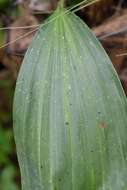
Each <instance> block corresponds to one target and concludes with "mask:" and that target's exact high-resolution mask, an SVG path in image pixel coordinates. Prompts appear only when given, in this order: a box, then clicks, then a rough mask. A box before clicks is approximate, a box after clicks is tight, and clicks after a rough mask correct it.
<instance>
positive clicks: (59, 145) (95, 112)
mask: <svg viewBox="0 0 127 190" xmlns="http://www.w3.org/2000/svg"><path fill="white" fill-rule="evenodd" d="M60 14H61V15H60ZM55 17H57V18H55ZM53 18H54V19H53ZM51 19H53V20H52V21H51V22H48V23H47V24H45V25H44V26H42V27H41V28H40V29H39V31H38V33H37V34H36V36H35V38H34V40H33V42H32V44H31V45H30V47H29V49H28V51H27V53H26V56H25V59H24V62H23V64H22V67H21V70H20V73H19V77H18V80H17V85H16V91H15V98H14V133H15V140H16V144H17V152H18V159H19V164H20V169H21V176H22V189H23V190H43V189H44V190H126V188H127V180H126V179H127V172H126V171H127V137H126V134H127V102H126V97H125V94H124V92H123V89H122V87H121V84H120V81H119V79H118V76H117V74H116V72H115V70H114V68H113V66H112V64H111V62H110V60H109V58H108V56H107V54H106V53H105V51H104V49H103V48H102V46H101V45H100V43H99V42H98V40H97V39H96V37H95V36H94V35H93V34H92V33H91V31H90V30H89V28H88V27H87V26H86V25H85V24H84V23H83V22H82V21H81V20H80V19H79V18H78V17H77V16H76V15H74V14H73V13H69V14H64V10H59V9H58V10H57V11H56V12H55V13H54V15H53V16H52V17H51Z"/></svg>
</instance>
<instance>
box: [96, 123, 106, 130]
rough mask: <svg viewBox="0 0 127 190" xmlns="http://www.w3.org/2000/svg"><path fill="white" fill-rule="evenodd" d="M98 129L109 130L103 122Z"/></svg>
mask: <svg viewBox="0 0 127 190" xmlns="http://www.w3.org/2000/svg"><path fill="white" fill-rule="evenodd" d="M98 127H99V128H101V129H105V128H107V125H106V124H105V123H103V122H102V123H100V124H99V125H98Z"/></svg>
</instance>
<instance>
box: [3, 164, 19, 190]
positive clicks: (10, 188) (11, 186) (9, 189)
mask: <svg viewBox="0 0 127 190" xmlns="http://www.w3.org/2000/svg"><path fill="white" fill-rule="evenodd" d="M14 175H15V170H14V168H13V167H12V166H8V167H6V168H5V169H4V170H3V172H2V174H1V176H0V187H1V189H2V190H18V187H17V185H15V183H14V179H13V178H14Z"/></svg>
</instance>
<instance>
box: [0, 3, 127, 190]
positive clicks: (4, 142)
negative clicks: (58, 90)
mask: <svg viewBox="0 0 127 190" xmlns="http://www.w3.org/2000/svg"><path fill="white" fill-rule="evenodd" d="M80 1H81V0H66V2H65V3H66V5H67V6H71V5H74V4H76V3H78V2H80ZM56 6H57V0H17V1H14V0H0V46H1V48H0V190H20V173H19V168H18V163H17V157H16V149H15V144H14V137H13V130H12V101H13V94H14V88H15V82H16V78H17V74H18V71H19V68H20V66H21V63H22V59H23V57H24V54H25V52H26V50H27V47H28V44H29V43H30V42H31V39H32V38H33V35H34V33H35V32H32V33H31V34H30V35H26V34H27V33H28V32H30V31H32V30H33V29H35V28H27V29H23V28H22V29H21V28H19V29H15V30H14V29H9V28H6V30H2V28H3V27H18V26H20V27H21V26H31V25H37V24H39V23H43V21H44V20H45V19H46V18H47V17H48V16H49V15H50V14H51V13H52V12H53V10H54V9H55V8H56ZM76 14H77V15H79V16H80V17H81V18H82V19H83V20H84V21H85V22H86V23H87V24H88V25H89V26H90V27H91V28H92V30H93V32H94V33H95V34H96V36H97V37H98V39H99V40H100V42H101V43H102V45H103V46H104V48H105V50H106V51H107V53H108V55H109V56H110V58H111V60H112V62H113V64H114V66H115V68H116V71H117V73H118V75H119V78H120V80H121V82H122V85H123V87H124V90H125V93H126V94H127V1H126V0H101V1H100V2H98V3H96V4H94V5H91V6H90V7H87V8H85V9H84V8H83V9H81V10H80V11H78V12H77V13H76ZM17 38H21V39H20V40H17V41H16V39H17ZM14 41H15V42H14ZM12 42H14V43H12ZM5 44H6V46H5V47H3V48H2V46H4V45H5ZM28 74H29V73H28Z"/></svg>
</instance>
